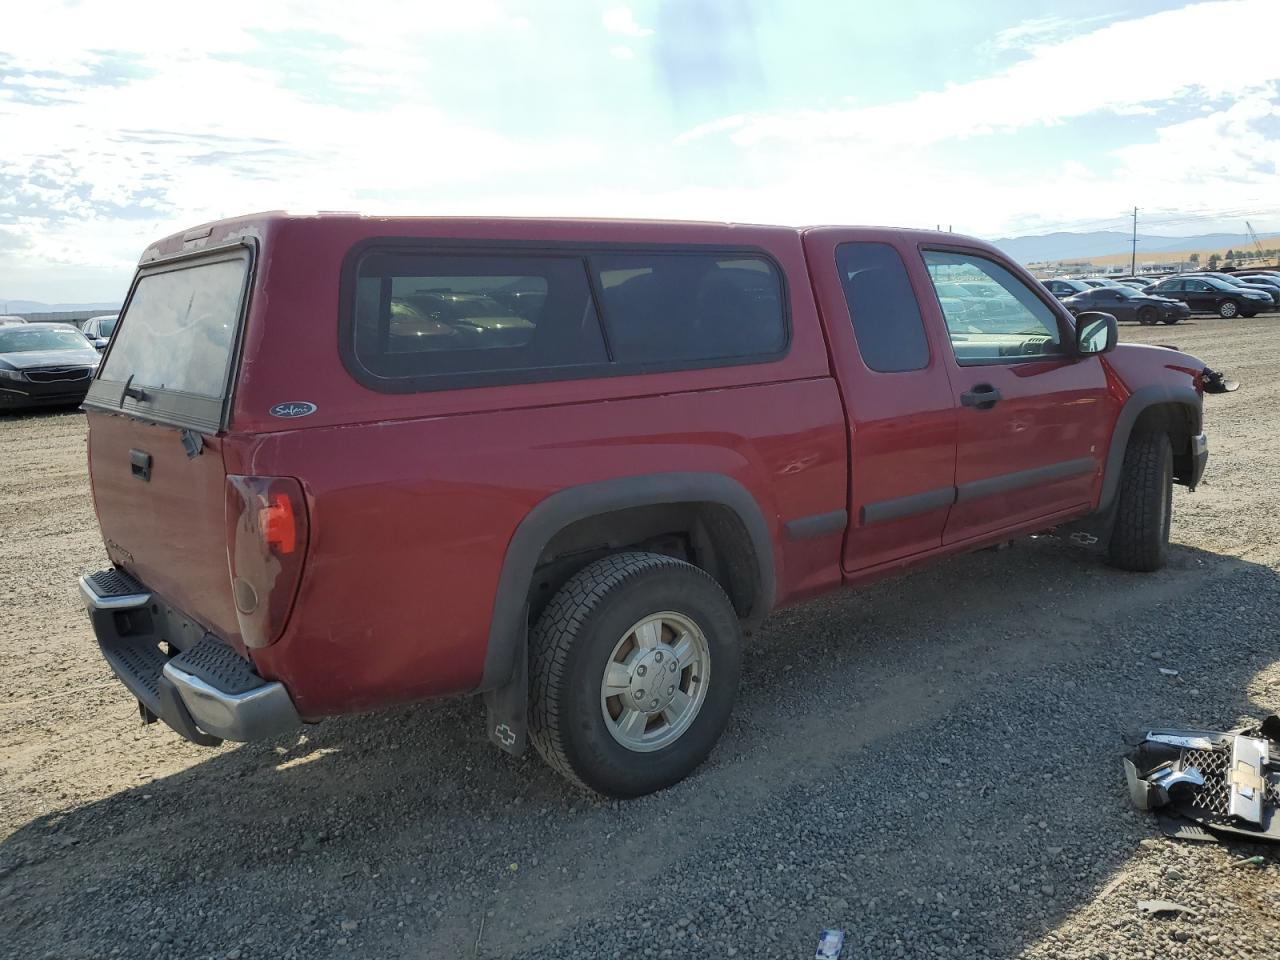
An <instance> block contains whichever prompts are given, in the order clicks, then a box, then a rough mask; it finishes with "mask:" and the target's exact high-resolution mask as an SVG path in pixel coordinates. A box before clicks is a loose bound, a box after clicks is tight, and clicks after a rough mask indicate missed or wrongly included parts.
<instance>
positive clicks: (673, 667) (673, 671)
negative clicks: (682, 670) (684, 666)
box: [667, 661, 676, 673]
mask: <svg viewBox="0 0 1280 960" xmlns="http://www.w3.org/2000/svg"><path fill="white" fill-rule="evenodd" d="M667 666H668V668H669V669H670V670H671V672H672V673H675V672H676V665H675V661H672V662H671V663H670V664H668V665H667Z"/></svg>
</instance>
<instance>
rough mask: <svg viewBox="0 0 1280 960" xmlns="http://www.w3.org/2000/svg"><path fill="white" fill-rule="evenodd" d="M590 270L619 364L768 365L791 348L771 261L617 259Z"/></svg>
mask: <svg viewBox="0 0 1280 960" xmlns="http://www.w3.org/2000/svg"><path fill="white" fill-rule="evenodd" d="M591 265H592V269H593V270H594V271H595V273H596V280H597V283H598V285H599V290H600V295H601V309H602V311H603V313H604V320H605V325H606V327H607V328H608V331H609V344H610V347H611V348H612V350H613V355H614V359H615V360H616V361H618V362H619V363H623V364H628V363H643V364H667V363H673V364H679V363H681V362H689V361H699V360H710V361H714V360H722V359H733V358H745V357H762V356H768V355H772V354H776V353H778V352H780V351H781V350H782V349H783V348H784V347H785V346H786V341H787V329H786V322H785V319H784V312H783V306H782V283H781V280H780V279H779V277H778V273H777V270H776V269H775V268H774V266H773V264H771V263H770V262H769V261H768V260H765V259H763V258H760V257H749V256H748V257H744V256H741V255H727V254H720V255H717V254H701V253H618V254H601V255H598V256H593V257H592V258H591Z"/></svg>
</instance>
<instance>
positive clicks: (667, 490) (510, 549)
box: [476, 473, 777, 692]
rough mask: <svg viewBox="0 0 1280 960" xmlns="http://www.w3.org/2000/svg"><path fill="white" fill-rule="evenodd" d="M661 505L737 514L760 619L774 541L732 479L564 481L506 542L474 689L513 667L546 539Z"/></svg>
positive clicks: (770, 594)
mask: <svg viewBox="0 0 1280 960" xmlns="http://www.w3.org/2000/svg"><path fill="white" fill-rule="evenodd" d="M663 503H715V504H719V505H721V506H724V507H727V508H729V509H730V510H732V511H733V512H734V514H736V515H737V517H738V519H739V520H740V521H741V522H742V525H743V527H745V528H746V531H747V535H748V536H749V537H750V538H751V542H752V545H753V547H754V548H755V554H756V562H757V567H758V577H759V580H758V583H757V590H756V599H755V602H754V604H753V605H752V609H751V614H750V619H751V620H753V621H755V620H759V619H763V617H764V616H765V615H766V614H767V613H768V612H769V611H770V610H771V609H772V608H773V604H774V598H775V597H776V591H777V580H776V576H775V573H774V556H773V539H772V537H771V536H770V533H769V526H768V524H767V523H766V522H765V518H764V512H763V511H762V510H761V509H760V504H759V503H757V502H756V499H755V497H753V496H752V495H751V494H750V493H749V492H747V488H746V487H744V486H743V485H742V484H741V483H739V482H738V481H737V480H734V479H733V478H732V477H729V476H726V475H724V474H720V473H654V474H645V475H641V476H630V477H617V478H615V479H612V480H601V481H599V482H596V483H586V484H581V485H579V486H574V487H567V488H565V489H563V490H559V491H557V492H556V493H553V494H551V495H550V496H549V497H547V498H546V499H544V500H542V501H540V502H539V503H538V504H537V505H536V506H534V507H533V509H532V510H530V511H529V512H528V513H527V514H526V515H525V517H524V519H523V520H521V521H520V524H519V526H517V527H516V530H515V533H513V534H512V536H511V542H510V543H509V544H508V545H507V552H506V557H505V558H504V559H503V562H502V572H501V574H500V575H499V577H498V588H497V592H496V594H495V596H494V599H493V616H492V618H491V620H490V622H489V646H488V649H487V650H486V651H485V658H484V674H483V676H482V677H481V680H480V686H479V687H477V689H476V692H483V691H486V690H494V689H497V688H499V687H502V686H503V685H505V684H506V683H507V682H508V681H509V680H511V679H512V677H513V674H514V673H515V667H516V666H517V664H516V658H517V654H518V653H519V652H520V651H521V650H522V649H523V644H522V638H523V637H524V634H525V624H524V623H523V622H522V620H523V618H525V617H526V616H527V613H526V609H527V607H526V603H527V597H528V593H529V585H530V583H532V582H533V573H534V568H535V567H536V565H537V562H538V557H539V556H541V555H542V551H543V549H544V548H545V547H546V545H547V544H548V543H550V542H551V539H552V537H554V536H555V535H556V534H557V533H559V532H560V531H561V530H563V529H564V528H565V527H567V526H568V525H569V524H571V523H575V522H577V521H579V520H585V519H587V518H588V517H593V516H597V515H599V514H603V513H610V512H612V511H614V510H622V509H625V508H627V507H644V506H652V505H655V504H663Z"/></svg>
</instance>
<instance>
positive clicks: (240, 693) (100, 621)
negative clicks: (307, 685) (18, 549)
mask: <svg viewBox="0 0 1280 960" xmlns="http://www.w3.org/2000/svg"><path fill="white" fill-rule="evenodd" d="M80 594H81V596H82V597H83V598H84V602H85V608H86V609H87V610H88V612H89V618H90V620H91V621H92V622H93V631H94V633H95V634H96V635H97V638H98V646H99V647H101V649H102V655H103V657H104V658H105V659H106V661H107V664H108V665H109V666H110V667H111V670H112V672H113V673H115V675H116V676H117V677H118V678H119V679H120V681H121V682H122V683H123V684H124V685H125V687H127V688H128V690H129V692H130V693H132V694H133V695H134V696H135V697H137V699H138V703H139V704H140V706H141V708H142V715H143V717H144V719H148V720H150V719H156V718H158V719H160V720H163V721H164V722H165V723H167V724H168V725H169V726H170V727H172V728H173V729H174V730H176V731H177V732H178V733H180V734H181V735H182V736H184V737H186V738H187V739H188V740H190V741H191V742H193V743H198V744H201V745H204V746H215V745H217V744H218V743H220V742H222V741H223V740H238V741H249V740H261V739H263V738H266V737H273V736H276V735H278V734H281V733H285V732H287V731H289V730H292V729H293V728H295V727H297V726H298V724H299V723H300V720H299V718H298V712H297V710H296V709H294V706H293V700H292V699H291V698H290V696H289V691H288V690H286V689H285V687H284V685H283V684H282V683H279V682H278V681H267V680H264V679H263V678H262V677H260V676H258V674H257V673H256V672H255V671H254V669H253V665H252V664H250V663H249V661H247V660H245V659H244V658H243V657H241V656H240V654H239V653H237V652H236V651H235V649H233V648H232V647H230V646H229V645H227V644H226V643H223V642H222V641H221V640H219V639H218V638H217V637H215V636H214V635H213V634H211V633H206V632H204V631H203V630H201V629H200V628H197V627H195V626H194V624H192V623H191V621H190V620H189V619H188V618H186V617H183V616H180V615H179V616H178V617H173V616H170V615H169V613H170V610H171V608H169V607H168V606H167V605H164V604H162V602H161V601H159V599H158V598H156V597H153V595H152V594H151V592H150V591H149V590H147V589H146V587H145V586H143V585H142V584H140V583H138V582H137V581H136V580H134V579H133V578H132V577H130V576H129V575H128V574H126V573H124V572H123V571H120V570H102V571H99V572H98V573H95V574H93V575H92V576H88V577H81V578H80ZM179 624H180V625H179ZM162 643H163V644H164V646H162Z"/></svg>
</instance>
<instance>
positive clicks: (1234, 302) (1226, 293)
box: [1143, 274, 1272, 318]
mask: <svg viewBox="0 0 1280 960" xmlns="http://www.w3.org/2000/svg"><path fill="white" fill-rule="evenodd" d="M1143 293H1147V294H1153V295H1155V296H1158V297H1169V298H1171V299H1173V300H1181V301H1182V302H1183V303H1185V304H1186V305H1187V306H1188V307H1190V308H1191V310H1192V312H1193V313H1216V314H1217V315H1218V316H1220V317H1227V318H1230V317H1235V316H1245V317H1252V316H1256V315H1257V314H1259V313H1261V312H1262V311H1263V310H1268V309H1270V307H1271V302H1272V301H1271V295H1270V294H1268V293H1263V292H1262V291H1260V290H1249V289H1247V288H1245V287H1237V286H1235V285H1233V284H1230V283H1226V282H1224V281H1222V280H1219V279H1217V278H1216V277H1208V276H1205V275H1204V274H1195V275H1193V276H1185V277H1170V278H1169V279H1168V280H1161V281H1160V282H1159V283H1153V284H1152V285H1151V286H1149V287H1147V288H1146V289H1145V290H1144V291H1143Z"/></svg>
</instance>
